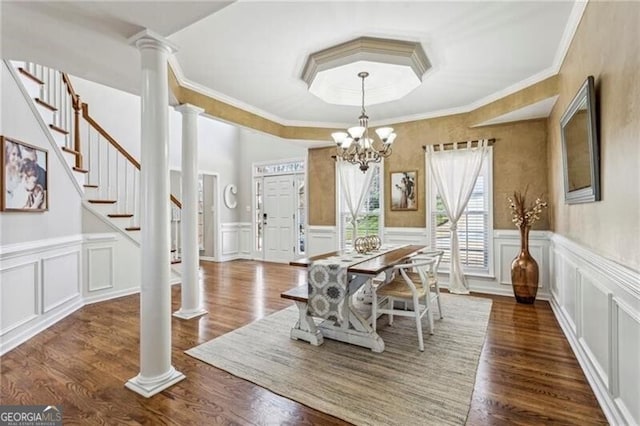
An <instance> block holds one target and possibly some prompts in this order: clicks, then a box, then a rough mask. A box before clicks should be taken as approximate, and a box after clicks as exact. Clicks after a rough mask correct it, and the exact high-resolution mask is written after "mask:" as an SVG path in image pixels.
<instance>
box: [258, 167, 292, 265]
mask: <svg viewBox="0 0 640 426" xmlns="http://www.w3.org/2000/svg"><path fill="white" fill-rule="evenodd" d="M295 207H296V206H295V188H294V175H283V176H268V177H265V178H264V210H263V223H264V260H266V261H268V262H290V261H291V260H293V259H294V253H295V252H294V246H295V226H294V223H295V221H294V214H295Z"/></svg>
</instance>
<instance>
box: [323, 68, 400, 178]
mask: <svg viewBox="0 0 640 426" xmlns="http://www.w3.org/2000/svg"><path fill="white" fill-rule="evenodd" d="M368 76H369V73H368V72H366V71H362V72H360V73H358V77H360V78H361V79H362V83H361V86H362V110H361V113H360V117H359V118H358V122H359V124H360V126H359V127H352V128H349V129H348V134H349V135H350V140H351V142H347V143H349V145H348V146H347V148H345V147H344V146H342V140H341V142H340V143H338V142H336V143H338V147H337V155H338V156H339V157H340V158H341V159H342V160H344V161H348V162H349V163H351V164H354V165H358V166H359V167H360V170H362V171H363V172H365V171H366V170H367V169H368V168H369V163H380V162H381V161H382V159H383V158H386V157H388V156H389V155H390V154H391V143H392V142H393V139H395V134H394V133H393V129H392V128H391V127H385V128H383V129H382V130H381V129H378V130H381V132H378V131H376V133H377V135H378V137H379V138H380V140H381V142H382V145H381V146H380V143H377V141H375V140H372V139H370V138H369V116H367V111H366V109H365V92H364V79H365V78H367V77H368ZM334 135H335V136H334ZM340 135H346V134H345V133H344V132H342V133H341V132H337V133H334V134H332V136H334V139H335V140H336V141H338V140H340V138H339V136H340ZM336 136H337V137H336ZM387 139H389V142H388V143H387Z"/></svg>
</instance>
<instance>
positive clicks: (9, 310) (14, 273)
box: [0, 261, 39, 336]
mask: <svg viewBox="0 0 640 426" xmlns="http://www.w3.org/2000/svg"><path fill="white" fill-rule="evenodd" d="M38 275H39V274H38V262H37V261H31V262H27V263H22V264H17V265H13V266H9V267H6V268H4V269H2V270H0V303H1V306H0V308H1V312H0V335H2V336H4V335H5V334H7V333H8V332H10V331H11V330H13V329H15V328H16V327H19V326H20V325H22V324H24V323H26V322H29V321H31V320H32V319H34V318H35V317H36V316H37V315H38V313H39V308H38V306H39V304H38V287H39V286H38V281H39V280H38Z"/></svg>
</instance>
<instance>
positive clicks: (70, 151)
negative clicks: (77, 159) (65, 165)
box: [62, 146, 80, 155]
mask: <svg viewBox="0 0 640 426" xmlns="http://www.w3.org/2000/svg"><path fill="white" fill-rule="evenodd" d="M62 150H63V151H64V152H68V153H69V154H73V155H80V153H79V152H78V151H75V150H73V149H71V148H67V147H66V146H63V147H62Z"/></svg>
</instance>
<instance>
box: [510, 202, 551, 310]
mask: <svg viewBox="0 0 640 426" xmlns="http://www.w3.org/2000/svg"><path fill="white" fill-rule="evenodd" d="M526 195H527V191H526V190H525V191H524V194H523V193H521V192H514V193H513V197H509V198H508V200H509V207H510V208H511V215H512V222H513V223H514V224H515V225H516V226H517V227H518V229H519V230H520V253H519V254H518V256H517V257H516V258H515V259H514V260H513V262H512V263H511V285H512V286H513V294H514V295H515V296H516V301H517V302H518V303H526V304H532V303H533V302H535V300H536V294H537V293H538V264H537V263H536V261H535V259H534V258H533V257H531V254H529V230H530V229H531V225H533V224H534V223H535V222H537V221H538V220H539V219H540V213H541V212H542V209H543V208H546V207H547V203H546V202H545V201H542V199H541V198H540V197H538V198H536V200H535V202H533V203H532V204H531V205H529V206H527V204H526Z"/></svg>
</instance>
